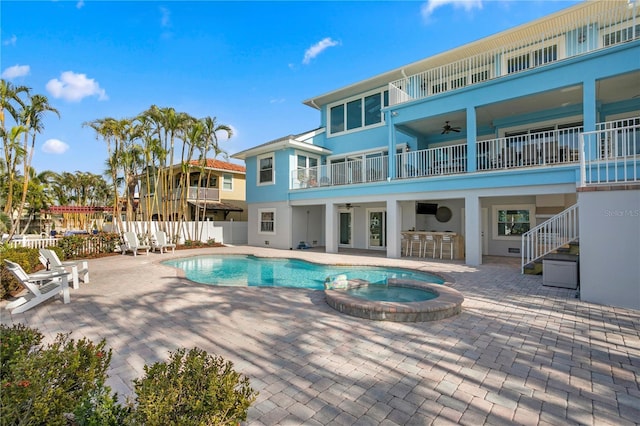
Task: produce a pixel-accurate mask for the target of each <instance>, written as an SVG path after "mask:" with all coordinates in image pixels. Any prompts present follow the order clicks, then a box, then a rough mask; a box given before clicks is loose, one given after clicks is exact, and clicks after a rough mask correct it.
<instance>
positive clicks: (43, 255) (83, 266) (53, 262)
mask: <svg viewBox="0 0 640 426" xmlns="http://www.w3.org/2000/svg"><path fill="white" fill-rule="evenodd" d="M39 251H40V256H39V257H40V262H41V263H42V264H43V265H44V266H45V267H47V269H53V270H59V269H62V270H66V268H69V269H70V272H71V277H72V284H71V287H73V288H74V289H76V288H80V284H79V281H80V277H82V282H83V283H85V284H88V283H89V263H88V262H87V261H86V260H71V261H66V262H62V261H60V258H59V257H58V255H57V253H56V252H55V251H53V250H49V249H44V248H41V249H40V250H39Z"/></svg>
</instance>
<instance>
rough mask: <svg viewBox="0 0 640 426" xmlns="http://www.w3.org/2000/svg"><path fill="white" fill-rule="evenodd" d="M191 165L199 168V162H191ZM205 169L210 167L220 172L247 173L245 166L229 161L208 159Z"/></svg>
mask: <svg viewBox="0 0 640 426" xmlns="http://www.w3.org/2000/svg"><path fill="white" fill-rule="evenodd" d="M189 164H193V165H194V166H198V165H199V163H198V160H191V161H190V162H189ZM205 167H209V168H212V169H218V170H229V171H232V172H238V173H245V172H246V171H247V168H246V167H245V166H241V165H240V164H234V163H229V162H227V161H222V160H216V159H215V158H207V162H206V165H205Z"/></svg>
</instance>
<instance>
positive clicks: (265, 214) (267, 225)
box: [258, 209, 276, 234]
mask: <svg viewBox="0 0 640 426" xmlns="http://www.w3.org/2000/svg"><path fill="white" fill-rule="evenodd" d="M258 215H259V217H260V231H259V233H261V234H275V233H276V211H275V210H267V209H264V210H263V209H260V210H258Z"/></svg>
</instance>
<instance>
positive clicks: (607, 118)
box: [233, 0, 640, 309]
mask: <svg viewBox="0 0 640 426" xmlns="http://www.w3.org/2000/svg"><path fill="white" fill-rule="evenodd" d="M304 103H305V105H307V106H309V107H311V108H314V109H316V110H318V112H319V118H320V120H319V122H320V125H319V127H318V128H317V129H314V130H311V131H309V132H306V133H303V134H298V135H290V136H287V137H284V138H281V139H278V140H275V141H270V142H267V143H264V144H262V145H258V146H256V147H253V148H251V149H248V150H245V151H242V152H240V153H237V154H235V155H234V156H233V157H235V158H238V159H242V160H245V163H246V167H247V182H248V185H247V203H248V204H247V207H248V227H249V230H248V234H249V244H250V245H255V246H269V247H276V248H282V249H295V248H297V247H299V246H302V245H301V242H304V243H305V246H306V245H312V246H324V247H325V250H326V251H327V252H332V253H335V252H338V250H339V248H341V247H353V248H361V249H370V250H384V251H386V255H387V256H388V257H400V256H401V255H403V254H404V250H403V249H404V244H405V241H404V240H403V238H402V233H403V232H405V231H426V232H433V233H434V234H435V235H437V234H438V233H444V234H447V233H450V234H454V235H455V236H456V241H455V245H456V247H455V253H456V255H455V257H458V258H461V259H463V260H464V262H465V263H466V264H468V265H478V264H481V263H482V257H483V256H484V255H495V256H516V257H522V258H523V259H524V258H525V256H526V259H527V262H528V261H530V260H529V259H530V257H529V254H530V252H536V251H538V247H539V246H540V245H543V243H544V244H546V242H548V240H553V241H554V244H556V245H558V244H560V243H563V242H566V238H564V235H565V234H567V235H569V234H570V239H578V238H581V237H582V232H584V229H580V232H572V233H568V232H565V231H566V230H565V229H564V228H568V229H578V223H579V221H578V217H579V215H578V214H576V213H575V206H577V205H578V203H579V198H580V196H581V189H583V188H589V187H595V186H599V185H602V184H609V185H611V184H612V183H617V184H621V185H617V186H616V185H614V186H613V187H611V188H613V190H617V189H622V190H623V191H624V193H623V194H622V195H621V196H620V198H621V199H624V200H633V199H637V194H638V188H637V187H634V186H633V185H630V184H634V183H638V179H639V176H640V171H639V170H640V166H639V163H638V158H640V5H639V4H638V2H637V1H636V2H634V1H628V0H617V1H609V0H607V1H587V2H584V3H580V4H577V5H575V6H572V7H570V8H567V9H564V10H562V11H560V12H557V13H555V14H552V15H549V16H546V17H544V18H542V19H538V20H535V21H532V22H530V23H527V24H524V25H521V26H518V27H515V28H512V29H510V30H507V31H504V32H501V33H498V34H495V35H493V36H490V37H487V38H484V39H481V40H478V41H475V42H472V43H469V44H466V45H464V46H460V47H458V48H456V49H453V50H450V51H446V52H442V53H440V54H438V55H435V56H432V57H428V58H425V59H422V60H419V61H417V62H414V63H411V64H408V65H406V66H403V67H400V68H397V69H394V70H391V71H388V72H386V73H383V74H380V75H376V76H374V77H372V78H369V79H367V80H363V81H359V82H355V83H354V84H352V85H349V86H347V87H342V88H337V89H336V90H334V91H331V92H328V93H325V94H322V95H318V96H315V97H312V98H309V99H308V100H306V101H304ZM589 194H590V195H591V194H592V193H591V192H590V193H589ZM609 195H611V194H609ZM633 197H636V198H633ZM596 203H597V202H596ZM627 207H628V206H627ZM625 209H626V208H625ZM623 210H624V209H623ZM563 212H570V213H563ZM557 215H560V216H557ZM558 217H559V218H560V219H558ZM567 218H569V219H567ZM549 220H552V222H550V223H552V225H543V224H546V223H547V221H549ZM638 220H640V219H639V218H636V219H635V221H633V220H632V221H631V223H632V226H634V225H633V224H635V225H637V223H638ZM540 225H543V229H545V230H546V231H545V233H544V237H545V238H542V237H541V236H540V235H542V234H540V231H537V230H538V229H540V228H538V227H539V226H540ZM551 226H553V229H552V228H551ZM559 227H562V229H560V228H559ZM534 230H535V231H534ZM636 231H638V232H640V228H633V229H632V231H631V232H636ZM536 232H537V234H536ZM543 239H546V242H545V241H543ZM638 240H639V241H640V238H639V239H638ZM532 241H533V242H532ZM581 243H582V241H581ZM634 244H635V243H634V242H633V241H632V242H631V243H630V244H629V247H628V250H630V252H631V253H634V252H633V250H635V253H636V256H638V248H637V244H635V245H634ZM533 246H535V249H533V248H532V247H533ZM634 247H635V248H634ZM581 250H582V247H581ZM609 251H610V250H609ZM536 257H539V256H536ZM637 259H638V257H636V260H637ZM523 262H524V260H523ZM581 264H584V261H581ZM635 264H636V269H635V270H629V268H627V269H626V270H627V272H626V275H625V276H626V277H627V281H628V282H629V280H630V279H631V280H633V279H634V278H635V280H636V282H637V281H638V269H637V264H638V262H637V261H636V262H635ZM581 267H582V266H581ZM634 274H635V277H634ZM583 282H584V277H583ZM583 287H584V286H583ZM629 292H630V293H629ZM629 292H628V293H626V294H631V295H632V296H633V297H635V298H637V302H634V303H637V309H640V287H638V285H637V284H636V285H635V286H634V285H633V283H632V284H631V285H630V286H629ZM636 292H637V294H635V293H636ZM621 297H622V298H624V296H621ZM596 301H597V300H596ZM613 303H614V304H615V302H613Z"/></svg>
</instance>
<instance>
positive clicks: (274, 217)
mask: <svg viewBox="0 0 640 426" xmlns="http://www.w3.org/2000/svg"><path fill="white" fill-rule="evenodd" d="M263 213H273V230H272V231H263V230H262V223H263V220H262V214H263ZM265 223H266V222H265ZM275 233H276V209H258V234H262V235H274V234H275Z"/></svg>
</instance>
